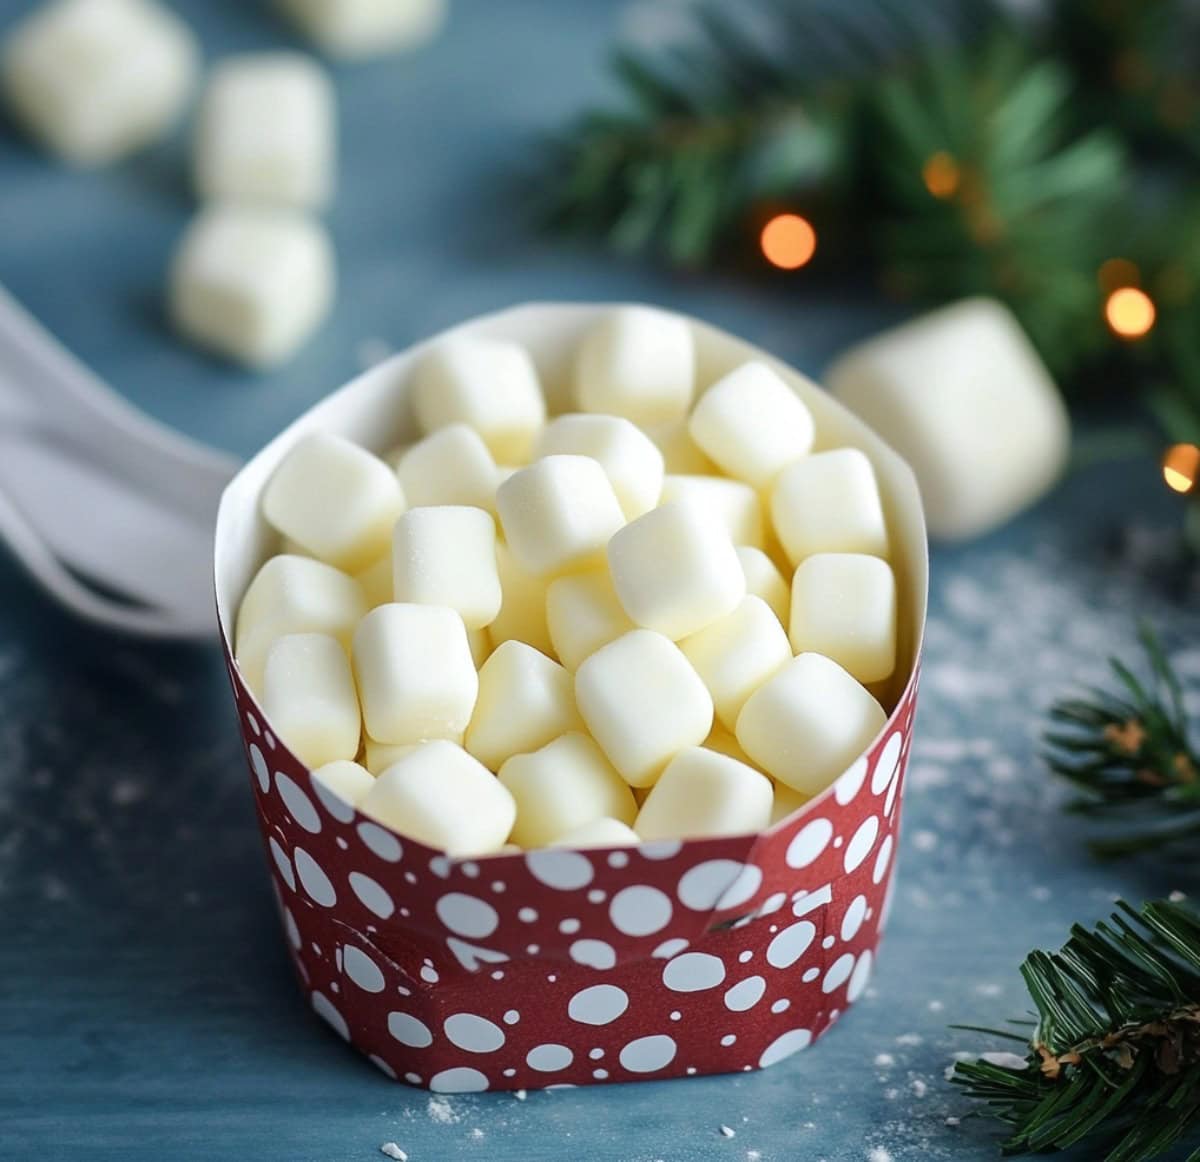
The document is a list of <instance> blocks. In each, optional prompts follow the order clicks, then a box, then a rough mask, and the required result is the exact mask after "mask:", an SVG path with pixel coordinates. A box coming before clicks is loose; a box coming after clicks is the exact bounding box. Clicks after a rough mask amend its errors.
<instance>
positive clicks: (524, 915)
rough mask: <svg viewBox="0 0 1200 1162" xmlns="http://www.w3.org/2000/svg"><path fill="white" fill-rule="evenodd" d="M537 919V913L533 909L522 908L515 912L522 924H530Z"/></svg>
mask: <svg viewBox="0 0 1200 1162" xmlns="http://www.w3.org/2000/svg"><path fill="white" fill-rule="evenodd" d="M537 917H538V914H537V912H536V911H535V910H534V909H533V908H522V909H521V910H520V911H519V912H517V919H518V920H520V921H521V922H522V923H523V924H532V923H533V922H534V921H535V920H536V919H537Z"/></svg>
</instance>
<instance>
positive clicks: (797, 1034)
mask: <svg viewBox="0 0 1200 1162" xmlns="http://www.w3.org/2000/svg"><path fill="white" fill-rule="evenodd" d="M811 1044H812V1033H810V1032H809V1031H808V1030H807V1029H791V1030H789V1031H788V1032H786V1033H784V1034H783V1035H782V1036H779V1037H776V1038H775V1040H774V1041H772V1042H771V1044H770V1045H768V1046H767V1047H766V1049H764V1050H763V1053H762V1056H761V1057H760V1058H759V1059H758V1065H759V1068H760V1069H766V1068H767V1067H768V1066H771V1065H774V1064H775V1063H776V1062H778V1061H782V1060H783V1059H784V1058H785V1057H791V1055H792V1054H793V1053H798V1052H799V1051H800V1050H801V1049H807V1048H808V1046H809V1045H811Z"/></svg>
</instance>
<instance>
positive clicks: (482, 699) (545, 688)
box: [235, 307, 897, 856]
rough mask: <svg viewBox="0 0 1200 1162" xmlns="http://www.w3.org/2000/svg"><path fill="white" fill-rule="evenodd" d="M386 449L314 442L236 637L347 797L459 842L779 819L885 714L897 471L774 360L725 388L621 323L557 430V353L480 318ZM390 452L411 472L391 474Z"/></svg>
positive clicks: (247, 673)
mask: <svg viewBox="0 0 1200 1162" xmlns="http://www.w3.org/2000/svg"><path fill="white" fill-rule="evenodd" d="M411 374H412V381H411V384H410V385H409V386H410V388H411V391H412V401H413V406H414V411H415V415H416V419H417V422H418V425H419V428H420V430H421V432H422V433H424V434H423V436H422V438H421V439H419V440H418V441H417V442H416V443H413V444H411V445H410V446H407V447H405V448H403V449H400V450H398V451H396V452H395V453H393V454H392V455H391V456H390V457H389V458H388V459H387V460H385V459H381V458H380V457H377V456H375V455H373V454H372V453H371V452H369V451H367V450H366V449H364V448H362V447H360V446H358V445H356V444H354V443H352V442H350V441H349V440H346V439H344V438H342V437H340V436H337V435H333V434H330V433H325V432H317V433H313V434H309V435H306V436H304V437H302V438H301V439H299V440H298V441H297V442H296V443H295V445H294V446H293V447H292V448H291V449H290V450H289V451H288V452H287V454H286V455H285V456H284V458H283V459H282V461H281V462H280V463H279V465H278V467H277V468H276V470H275V472H274V474H273V476H272V477H271V479H270V481H269V483H268V485H267V487H266V489H265V491H264V494H263V498H262V510H263V514H264V516H265V518H266V520H267V522H268V523H269V524H270V525H271V526H272V527H273V528H274V529H275V530H277V531H278V533H279V534H280V535H281V537H282V548H283V552H282V553H281V554H280V555H277V556H274V557H272V558H271V559H269V560H268V561H267V562H266V563H265V564H264V565H263V566H262V567H261V569H260V570H259V572H258V574H257V576H256V577H255V578H254V580H253V581H252V583H251V584H250V586H249V588H248V590H247V592H246V594H245V597H244V600H243V601H242V604H241V608H240V612H239V616H238V620H237V627H236V640H235V652H236V657H237V661H238V664H239V667H240V669H241V671H242V673H243V675H244V677H245V680H246V682H247V684H248V685H249V686H250V688H251V689H252V690H253V691H254V692H255V694H256V695H257V697H258V698H259V699H260V701H261V704H262V706H263V709H264V711H265V713H266V717H267V719H268V722H269V723H270V725H271V728H272V729H273V730H275V731H276V732H277V733H278V734H279V736H280V737H281V738H282V739H283V740H284V741H285V743H286V744H287V745H288V746H289V747H290V748H291V749H292V750H293V751H294V753H295V754H296V755H297V756H298V757H299V758H300V759H301V760H302V761H303V762H304V763H306V764H307V765H308V766H309V767H311V768H313V769H314V770H315V771H316V778H317V779H318V780H319V781H320V782H322V783H323V784H324V785H325V787H326V788H327V789H328V790H329V791H331V792H333V793H335V794H337V795H339V796H341V797H343V798H344V799H346V800H347V801H349V802H351V803H353V804H355V805H356V806H357V807H358V808H359V810H361V811H362V812H363V813H364V814H366V815H369V816H372V817H374V818H375V819H377V820H378V821H379V822H381V823H383V824H385V825H387V826H390V827H392V828H394V829H395V830H397V831H398V832H400V833H402V834H404V835H408V836H411V837H414V838H416V839H419V840H421V841H423V842H425V843H427V844H429V845H431V846H433V847H436V848H440V849H443V850H445V851H447V852H449V853H451V854H452V855H472V856H474V855H482V854H487V853H489V852H496V851H501V850H505V849H506V848H507V847H512V846H515V847H519V848H533V847H541V846H547V845H565V846H572V847H586V846H615V845H627V844H635V843H638V842H640V841H642V840H650V839H659V838H666V837H698V836H717V835H728V834H737V833H743V832H754V831H758V830H761V829H762V828H765V827H767V826H768V825H769V824H770V823H771V822H772V821H773V820H777V819H779V818H782V817H783V816H785V815H787V814H789V813H790V812H792V811H794V810H796V809H797V808H798V807H799V806H800V805H801V804H803V803H804V802H805V801H806V799H807V798H808V797H810V796H812V795H814V794H816V793H817V792H819V791H821V790H822V789H823V788H825V787H826V786H827V785H828V784H829V783H830V782H831V781H832V780H833V779H835V778H836V777H837V776H838V775H839V774H841V773H842V772H843V771H844V770H846V769H847V768H848V767H849V766H850V765H851V764H852V763H853V762H854V760H855V759H856V758H857V757H858V756H859V755H860V754H861V753H862V752H863V751H864V750H865V748H866V747H867V746H868V745H869V744H870V742H871V740H872V739H873V738H874V737H875V735H876V734H877V733H878V732H879V730H880V729H881V728H882V726H883V725H884V721H885V713H884V710H883V708H882V707H881V706H880V703H879V701H878V700H877V699H876V697H875V696H874V695H873V694H872V692H871V690H872V689H874V690H876V691H878V690H879V689H881V687H880V686H879V685H878V684H879V683H883V682H884V681H885V680H886V679H888V678H889V676H890V675H891V674H892V673H893V671H894V669H895V667H896V633H897V626H896V621H897V598H896V584H895V580H894V577H893V572H892V568H891V566H890V565H889V563H888V554H889V542H888V530H887V524H886V521H885V516H884V506H883V504H882V502H881V498H880V493H879V490H878V487H877V483H876V478H875V474H874V472H873V470H872V466H871V462H870V460H869V459H868V458H867V457H866V455H864V454H863V453H862V452H861V451H858V450H857V449H853V448H831V449H828V450H822V451H819V452H814V451H813V450H812V449H813V447H814V442H816V443H817V445H818V446H820V440H819V436H820V433H818V432H816V431H815V430H814V423H813V419H812V416H811V414H810V412H809V411H808V409H807V408H806V407H805V405H804V404H803V403H802V402H801V400H800V398H799V397H798V396H797V395H796V394H795V393H794V392H793V391H792V389H791V388H790V387H789V386H788V385H787V383H786V382H785V381H784V380H783V379H782V378H781V377H780V375H778V374H777V373H776V372H775V371H774V370H772V369H771V368H769V367H768V366H766V365H765V364H763V363H758V362H751V363H747V364H745V365H744V366H741V367H738V368H737V369H735V370H733V371H732V372H731V373H730V374H728V375H726V376H724V378H722V379H720V380H719V381H718V382H716V383H713V384H711V386H709V385H703V386H706V387H707V390H705V391H703V392H702V393H699V394H698V393H697V384H696V361H695V351H694V343H693V334H692V331H691V328H690V326H689V324H688V323H687V322H686V321H685V320H683V319H681V318H679V317H677V316H673V315H669V314H666V313H665V312H661V311H658V310H654V309H650V308H645V307H623V308H617V309H614V310H612V311H610V312H609V313H608V314H607V315H605V316H604V317H603V318H602V319H601V321H600V322H599V323H597V324H596V325H595V326H594V327H593V328H592V330H591V331H590V332H589V333H588V334H587V335H586V337H585V338H584V340H583V341H582V343H581V345H580V348H579V350H578V352H577V356H576V360H575V365H574V381H573V384H572V389H573V392H574V399H573V403H574V406H575V407H576V408H577V409H578V410H577V411H576V412H574V413H572V414H568V415H559V416H557V417H555V418H552V419H547V409H546V403H545V397H544V395H543V392H542V388H541V384H540V383H539V378H538V373H537V370H536V368H535V366H534V363H533V361H532V360H531V358H530V356H529V355H528V353H527V352H526V351H525V350H524V349H523V348H522V347H521V346H519V345H517V344H515V343H510V342H503V341H498V340H493V339H485V338H479V337H471V336H468V335H458V336H452V337H451V338H449V339H447V340H443V341H442V342H440V343H439V344H436V345H435V346H434V347H432V348H431V350H430V352H429V353H428V354H427V355H426V356H425V357H424V358H423V359H422V360H421V361H420V362H419V363H418V365H417V366H416V367H415V369H414V370H413V372H412V373H411ZM389 460H390V461H391V462H389Z"/></svg>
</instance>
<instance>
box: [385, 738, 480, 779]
mask: <svg viewBox="0 0 1200 1162" xmlns="http://www.w3.org/2000/svg"><path fill="white" fill-rule="evenodd" d="M451 741H452V742H462V739H461V738H455V739H451ZM424 745H425V742H424V740H422V741H421V742H376V741H375V740H374V739H373V738H371V737H370V736H369V735H368V736H367V738H366V740H365V741H364V743H363V750H364V751H366V754H365V755H364V756H363V757H364V759H365V761H366V764H367V770H368V771H370V772H371V774H372V775H381V774H383V772H384V771H386V770H387V769H388V767H391V766H395V764H396V763H398V762H399V761H400V760H401V759H402V758H404V757H405V755H408V754H411V753H412V752H413V751H414V750H416V749H417V747H419V746H424Z"/></svg>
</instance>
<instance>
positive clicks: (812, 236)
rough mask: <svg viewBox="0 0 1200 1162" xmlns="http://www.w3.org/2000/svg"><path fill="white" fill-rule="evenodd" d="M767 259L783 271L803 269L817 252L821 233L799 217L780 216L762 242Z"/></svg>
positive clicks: (769, 226)
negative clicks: (818, 234) (818, 235)
mask: <svg viewBox="0 0 1200 1162" xmlns="http://www.w3.org/2000/svg"><path fill="white" fill-rule="evenodd" d="M759 241H760V243H761V244H762V252H763V256H764V257H765V258H766V260H767V261H768V262H769V263H770V264H771V265H772V266H777V267H779V269H780V270H799V269H800V267H802V266H805V265H806V264H807V263H808V262H810V261H811V260H812V256H813V255H814V254H815V253H816V251H817V232H816V231H815V230H814V229H813V228H812V223H810V222H809V221H808V219H807V218H801V217H800V215H799V214H776V215H775V217H774V218H772V219H771V220H770V221H769V222H768V223H767V224H766V225H765V226H764V227H763V228H762V235H761V236H760V239H759Z"/></svg>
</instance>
